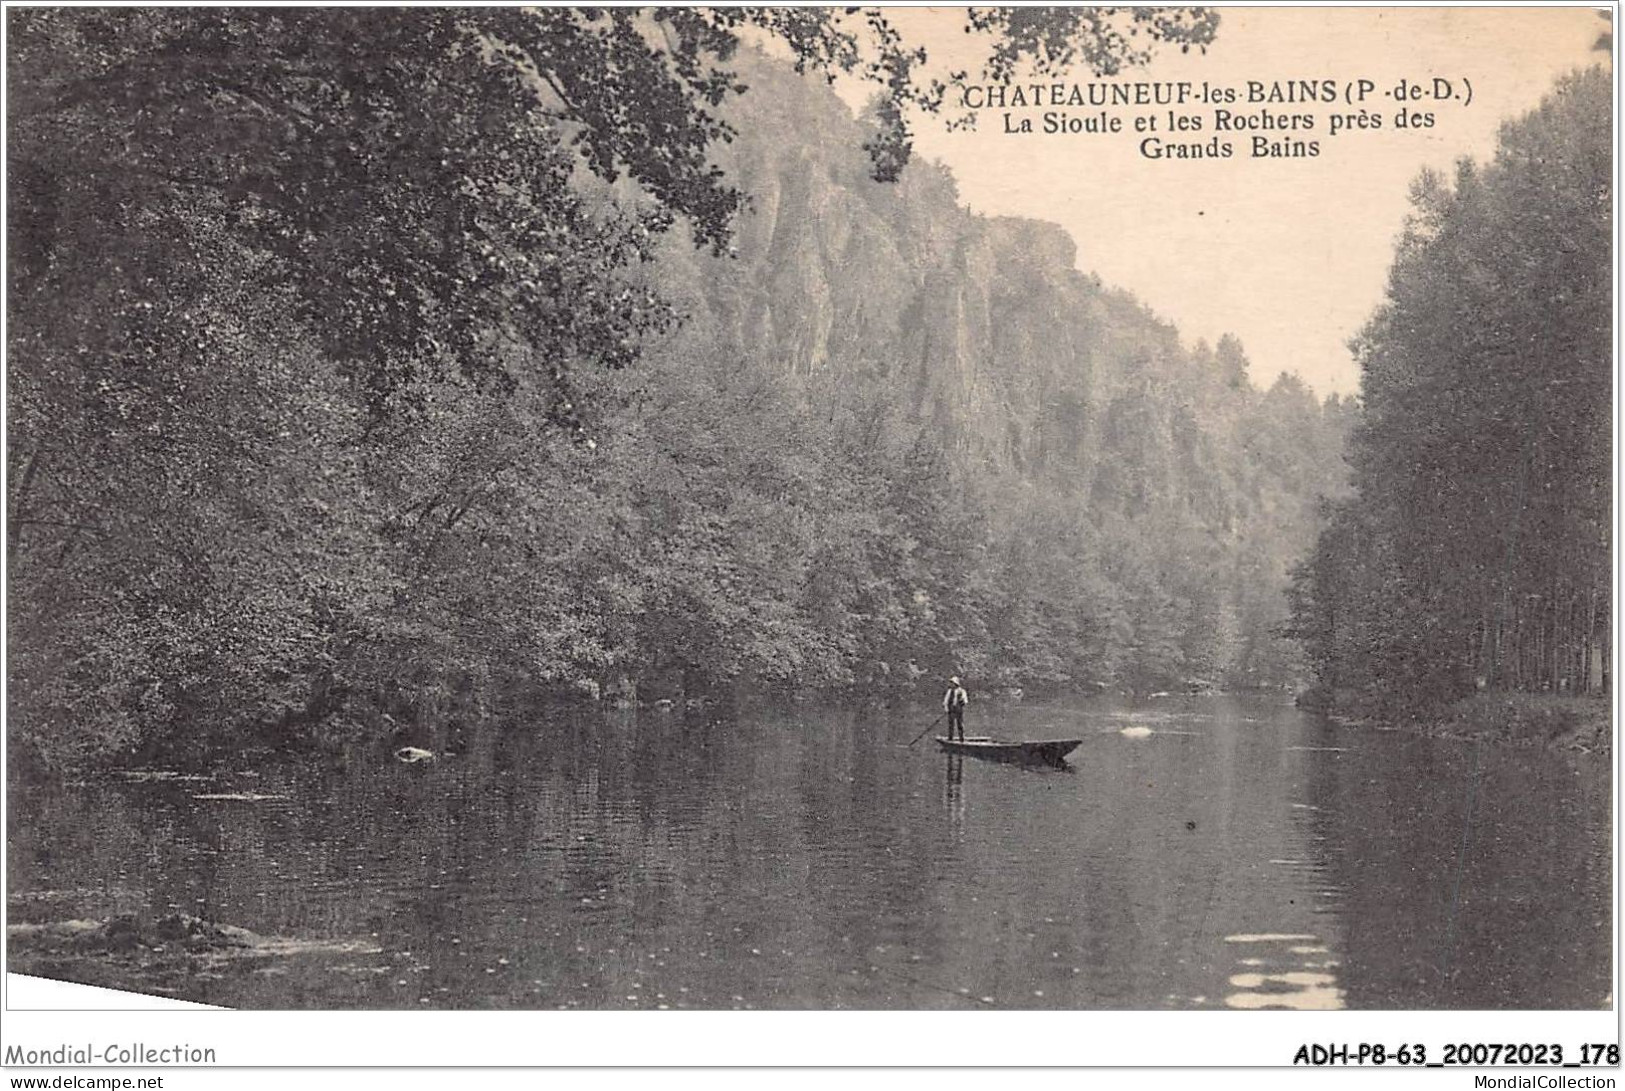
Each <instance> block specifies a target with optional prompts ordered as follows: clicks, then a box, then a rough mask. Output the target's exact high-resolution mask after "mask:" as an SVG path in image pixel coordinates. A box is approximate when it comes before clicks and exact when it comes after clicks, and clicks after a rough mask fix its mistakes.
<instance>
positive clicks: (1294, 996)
mask: <svg viewBox="0 0 1625 1091" xmlns="http://www.w3.org/2000/svg"><path fill="white" fill-rule="evenodd" d="M933 712H934V710H931V709H922V708H907V709H892V710H873V709H870V710H864V711H858V710H852V709H839V710H836V709H820V708H813V707H799V706H797V707H791V708H789V709H785V708H776V709H770V710H758V711H754V712H747V713H742V714H740V715H739V717H738V718H737V719H730V720H727V721H725V722H719V723H709V722H706V721H707V720H708V718H704V719H702V720H700V721H698V722H695V721H692V720H690V721H688V722H685V718H684V717H682V716H681V715H673V714H670V713H659V712H653V711H648V710H645V711H641V712H638V713H625V714H600V713H598V712H595V711H593V712H582V711H575V710H565V711H557V710H555V711H549V712H547V713H546V714H540V715H538V717H537V718H536V720H535V721H534V722H531V723H513V724H508V725H506V726H505V727H502V728H496V727H493V728H491V729H489V730H485V731H482V732H479V733H471V734H470V736H469V737H468V738H467V739H466V740H463V742H462V746H461V753H458V754H456V755H455V756H449V757H445V758H443V759H441V760H438V761H435V762H432V763H426V764H424V765H420V766H407V765H402V764H399V763H397V762H394V761H392V760H391V759H390V758H389V754H388V749H387V748H372V749H365V750H357V751H355V752H353V753H350V754H348V755H345V756H344V757H342V758H319V759H317V758H311V757H308V756H305V757H301V758H298V759H292V758H290V759H286V760H285V761H283V762H282V763H280V764H272V765H269V766H264V767H261V768H257V769H252V770H235V771H224V772H220V773H218V774H216V775H215V776H214V777H213V778H212V779H209V780H169V781H147V782H122V781H120V780H118V779H117V778H105V779H96V780H93V781H91V782H89V783H85V784H78V785H60V784H59V785H51V786H43V787H42V786H26V785H13V788H12V791H11V796H10V800H11V803H10V836H11V842H12V843H11V851H10V853H9V864H8V867H9V885H10V906H9V909H10V913H9V918H10V920H11V921H12V922H19V921H21V922H46V921H51V920H57V919H63V918H67V917H106V916H109V915H111V914H114V913H121V912H133V913H138V914H141V915H142V916H143V917H151V916H153V915H157V914H163V913H166V912H175V911H185V912H189V913H193V914H196V915H198V916H201V917H205V918H208V919H211V920H215V921H218V922H221V923H227V924H233V925H239V926H242V927H245V928H249V929H251V930H253V931H255V932H257V933H260V934H262V935H265V936H276V937H286V938H289V939H297V940H300V941H318V942H316V943H315V944H314V945H313V946H312V947H311V949H309V950H307V951H303V952H302V953H301V952H297V950H296V953H291V954H287V955H285V956H284V957H280V958H276V959H272V960H264V959H259V960H245V961H244V962H243V963H242V964H241V965H235V966H234V965H226V966H221V967H217V968H215V969H214V970H212V971H210V972H195V973H188V974H185V975H181V976H178V977H176V978H175V979H173V980H172V981H170V982H169V983H168V984H167V985H165V986H164V988H166V989H167V990H169V991H171V992H172V993H173V994H174V995H177V996H181V997H184V998H186V999H191V1000H198V1001H203V1002H207V1003H213V1004H222V1005H228V1006H239V1007H253V1008H297V1007H338V1008H349V1007H366V1008H383V1007H412V1008H418V1007H425V1006H427V1007H436V1008H464V1007H468V1008H538V1007H559V1006H569V1007H581V1008H653V1007H659V1006H661V1005H666V1006H669V1007H672V1008H678V1007H693V1008H735V1007H755V1008H975V1007H984V1006H991V1007H1000V1008H1134V1009H1162V1008H1178V1009H1186V1008H1226V1007H1230V1008H1235V1007H1242V1008H1251V1007H1270V1006H1274V1007H1298V1008H1336V1007H1349V1008H1433V1007H1449V1008H1586V1007H1591V1008H1596V1007H1603V1006H1605V1005H1606V1001H1607V997H1608V992H1609V984H1608V975H1609V962H1610V957H1611V949H1610V934H1611V925H1610V896H1611V874H1610V855H1611V853H1610V844H1609V836H1610V834H1609V784H1608V775H1609V771H1608V766H1607V763H1606V762H1604V761H1601V760H1598V759H1596V758H1585V757H1582V756H1572V755H1568V754H1560V753H1545V752H1539V751H1532V750H1518V749H1512V748H1508V747H1501V746H1489V745H1484V746H1476V745H1474V744H1470V743H1462V742H1454V741H1447V740H1438V739H1428V738H1421V737H1416V736H1411V735H1404V734H1397V733H1383V732H1376V731H1372V730H1368V729H1357V728H1339V727H1336V726H1334V725H1331V724H1329V723H1327V722H1326V721H1324V720H1322V719H1320V718H1318V717H1313V716H1309V715H1305V714H1303V713H1300V712H1297V711H1295V710H1294V709H1292V708H1291V707H1289V706H1287V705H1285V704H1284V703H1280V702H1270V701H1258V700H1239V699H1228V698H1207V699H1202V698H1188V699H1187V698H1174V699H1169V700H1162V701H1152V702H1145V703H1141V704H1137V705H1124V704H1110V703H1106V702H1102V701H1077V702H1029V703H1026V704H994V703H990V702H980V703H978V704H977V705H974V706H973V707H972V710H971V712H972V715H971V716H970V717H969V718H968V719H969V724H968V727H969V728H970V730H971V732H972V733H973V734H974V733H990V734H994V735H998V736H1002V737H1012V738H1023V737H1024V738H1066V737H1082V738H1083V739H1084V740H1085V741H1084V743H1083V745H1082V746H1081V747H1079V748H1078V750H1076V751H1074V753H1073V754H1072V759H1071V765H1072V768H1071V769H1070V770H1060V771H1054V770H1032V769H1025V768H1021V767H1015V766H1006V765H999V764H994V763H988V762H982V761H978V760H975V759H950V758H947V757H945V756H944V755H942V754H940V753H937V752H936V750H935V747H934V745H933V744H932V743H931V740H930V739H929V738H926V739H924V740H922V741H921V742H920V744H919V745H918V746H916V747H914V748H913V749H908V748H906V747H905V745H904V744H906V743H907V742H908V740H909V739H910V738H912V737H913V735H914V734H915V733H916V732H917V731H918V730H919V728H920V727H921V726H923V725H924V723H925V722H927V721H928V720H929V719H930V717H931V715H932V714H933ZM420 741H422V742H424V743H425V744H427V745H434V743H435V740H420ZM442 742H443V741H442ZM204 796H224V797H227V798H212V799H210V798H199V797H204ZM290 946H293V945H290ZM92 976H93V977H94V978H95V980H96V982H97V983H99V984H116V983H117V982H116V981H115V980H109V979H108V977H107V975H105V974H95V975H92Z"/></svg>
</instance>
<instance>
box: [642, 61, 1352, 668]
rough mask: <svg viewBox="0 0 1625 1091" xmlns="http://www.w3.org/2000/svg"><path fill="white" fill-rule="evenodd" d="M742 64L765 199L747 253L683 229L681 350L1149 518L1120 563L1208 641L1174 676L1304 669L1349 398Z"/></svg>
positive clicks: (749, 131)
mask: <svg viewBox="0 0 1625 1091" xmlns="http://www.w3.org/2000/svg"><path fill="white" fill-rule="evenodd" d="M738 67H739V70H740V73H741V78H742V82H744V83H746V84H747V85H749V87H750V88H751V90H750V91H748V92H747V93H746V94H745V95H744V96H742V98H741V99H740V100H739V101H738V103H737V104H735V105H734V106H733V107H732V108H731V110H732V113H731V120H732V121H733V123H734V124H735V126H736V127H737V129H738V131H739V133H740V136H739V138H738V140H737V141H735V142H734V143H733V144H731V145H726V146H724V147H722V148H721V149H720V151H719V153H718V163H719V166H721V167H722V169H723V170H724V171H725V172H726V174H727V175H728V177H729V178H730V179H731V180H732V181H733V182H734V183H735V184H736V185H738V186H739V188H740V189H742V190H743V191H744V192H746V193H747V194H748V195H749V196H750V197H751V200H752V202H753V203H752V207H751V210H750V211H749V212H747V213H746V214H744V215H742V217H741V218H740V221H739V223H738V229H737V240H736V255H735V256H733V257H728V258H717V257H712V256H709V255H707V254H701V253H697V252H696V251H695V250H694V249H693V248H692V247H689V246H687V245H686V244H685V243H683V242H682V241H680V240H676V239H673V240H669V241H668V243H667V245H666V249H665V250H664V251H663V253H662V259H661V274H660V276H661V284H662V288H663V290H666V291H668V292H669V294H671V295H672V296H673V297H674V298H675V300H676V301H677V302H678V304H679V306H680V308H681V309H682V310H684V311H685V312H687V313H688V314H690V315H691V316H692V318H691V320H690V322H689V323H688V325H687V326H686V327H685V329H684V330H683V331H682V332H681V333H680V334H679V335H678V337H677V339H676V345H675V347H674V348H673V349H671V350H670V351H672V352H673V353H674V355H677V356H682V355H684V354H687V355H689V356H692V355H694V354H702V355H710V356H712V357H716V358H722V359H737V360H738V361H740V367H742V368H744V369H758V370H762V371H766V372H770V373H772V374H773V375H774V376H775V377H776V378H777V379H778V380H779V381H782V382H784V383H787V384H789V385H791V386H792V387H794V388H796V389H799V390H800V391H801V392H802V394H803V396H804V397H805V398H806V399H808V401H809V402H810V403H812V404H822V403H823V402H825V401H827V402H828V403H829V404H830V405H831V406H832V409H831V414H832V415H833V412H834V409H833V406H834V405H835V404H836V403H837V402H840V401H842V399H844V403H843V404H846V405H853V404H872V405H884V406H885V407H886V409H887V411H888V412H890V413H892V414H893V415H894V416H893V419H896V420H904V421H907V422H909V423H910V424H911V425H912V426H914V427H917V428H920V429H923V430H925V431H928V432H929V433H931V434H932V435H933V436H935V437H937V438H939V439H941V440H942V441H943V446H944V447H945V448H946V449H947V450H948V451H950V452H951V453H952V455H953V457H954V459H955V460H956V463H957V465H958V466H959V467H961V468H967V467H968V468H971V470H972V472H974V473H976V474H978V475H981V476H982V478H983V479H993V480H996V481H997V482H998V484H997V487H996V488H995V489H994V490H993V491H995V492H1001V491H1002V492H1004V493H1006V494H1015V493H1018V492H1020V491H1022V490H1029V489H1030V490H1033V495H1035V496H1037V497H1039V500H1037V501H1035V503H1034V507H1035V508H1041V509H1044V510H1047V511H1050V512H1054V513H1057V514H1056V518H1057V519H1058V520H1060V521H1062V522H1073V523H1076V524H1078V525H1080V526H1081V525H1084V524H1087V525H1089V526H1092V527H1093V528H1095V529H1097V530H1102V531H1103V532H1106V531H1111V532H1114V533H1115V532H1116V531H1121V530H1122V528H1124V527H1134V528H1137V529H1134V530H1133V531H1131V532H1129V533H1126V534H1124V533H1116V536H1115V538H1112V540H1114V541H1117V542H1119V543H1122V542H1125V541H1126V542H1129V543H1134V542H1138V541H1141V540H1151V541H1153V542H1154V543H1156V544H1157V550H1156V553H1157V554H1158V556H1157V557H1156V559H1155V560H1154V561H1153V562H1150V563H1148V564H1141V566H1140V567H1141V568H1142V569H1149V570H1148V571H1145V572H1143V574H1140V575H1135V576H1133V578H1132V581H1131V580H1130V577H1129V576H1126V575H1123V574H1122V573H1120V572H1115V571H1108V572H1106V573H1105V576H1104V578H1105V579H1107V580H1108V581H1109V582H1113V583H1115V584H1117V585H1118V586H1127V584H1128V582H1133V581H1137V583H1138V585H1139V586H1141V587H1153V588H1155V587H1165V588H1166V590H1167V591H1168V592H1169V594H1170V596H1171V597H1172V599H1175V600H1178V603H1179V605H1177V606H1175V607H1170V620H1169V621H1168V622H1167V624H1166V625H1165V626H1163V628H1165V629H1166V630H1167V631H1168V633H1169V634H1170V635H1169V637H1168V639H1169V640H1175V639H1178V640H1183V641H1184V642H1185V643H1186V644H1187V645H1190V648H1191V650H1190V652H1189V654H1186V655H1185V656H1184V657H1183V663H1182V666H1181V668H1180V670H1181V673H1179V674H1177V675H1176V676H1175V677H1176V678H1177V677H1186V676H1200V677H1204V678H1205V677H1212V678H1214V679H1215V680H1216V681H1217V682H1219V683H1220V684H1224V685H1236V684H1249V685H1263V684H1270V685H1279V684H1282V683H1284V682H1285V681H1287V678H1286V677H1285V676H1283V674H1282V672H1281V671H1278V670H1264V669H1263V666H1262V663H1263V660H1264V659H1265V658H1272V659H1274V660H1275V661H1277V662H1279V660H1280V659H1281V657H1282V656H1283V655H1286V654H1290V653H1287V652H1284V651H1283V647H1284V646H1283V645H1282V644H1281V643H1280V641H1279V639H1278V638H1276V637H1273V636H1271V635H1269V634H1271V633H1272V632H1273V631H1274V629H1275V628H1277V627H1278V625H1279V623H1280V622H1281V621H1282V620H1283V619H1284V617H1285V613H1286V611H1285V602H1284V596H1283V589H1284V587H1285V585H1286V583H1287V573H1288V569H1289V568H1290V566H1291V565H1292V564H1293V563H1295V562H1296V561H1297V559H1299V558H1300V557H1301V556H1302V555H1303V554H1304V553H1305V552H1306V551H1307V549H1308V547H1309V545H1310V543H1311V542H1312V541H1313V538H1314V535H1315V533H1316V532H1317V529H1318V525H1319V515H1318V502H1319V499H1320V497H1321V495H1323V494H1335V493H1337V492H1339V491H1340V490H1341V489H1342V488H1343V479H1344V476H1345V469H1344V466H1343V464H1342V459H1341V450H1342V441H1343V437H1344V435H1345V434H1346V430H1347V428H1348V426H1349V424H1350V423H1351V421H1352V415H1353V407H1352V405H1350V404H1348V403H1339V402H1336V401H1335V400H1334V401H1330V402H1328V403H1327V405H1326V406H1324V407H1323V406H1322V405H1321V404H1320V403H1319V402H1318V401H1317V400H1316V399H1315V397H1314V396H1313V395H1312V394H1311V393H1310V392H1309V391H1308V390H1307V389H1305V388H1304V387H1303V386H1302V384H1301V383H1298V382H1297V381H1296V380H1295V379H1292V378H1290V377H1287V376H1284V375H1283V376H1282V378H1281V379H1279V380H1277V381H1276V382H1275V383H1274V384H1273V385H1272V386H1271V387H1270V388H1269V389H1268V390H1260V389H1258V388H1255V387H1254V386H1253V385H1252V384H1251V383H1250V382H1249V380H1248V378H1247V361H1246V357H1245V355H1244V353H1243V352H1242V350H1241V347H1240V345H1239V344H1238V343H1236V342H1235V341H1234V339H1232V338H1225V339H1222V340H1221V341H1220V344H1219V345H1218V347H1217V349H1216V350H1215V349H1211V348H1209V347H1208V346H1206V345H1202V344H1198V345H1197V346H1195V347H1187V346H1185V345H1183V344H1181V342H1180V338H1179V334H1178V331H1177V330H1176V329H1174V328H1173V327H1172V326H1170V325H1169V324H1167V323H1165V322H1163V321H1161V320H1159V319H1158V318H1157V317H1156V316H1155V315H1153V314H1152V313H1151V312H1150V311H1149V310H1148V309H1146V308H1145V307H1144V306H1143V305H1141V304H1140V303H1138V302H1137V301H1136V300H1135V299H1134V298H1133V297H1132V296H1130V295H1128V294H1127V293H1125V292H1122V291H1118V290H1113V289H1111V288H1109V287H1107V286H1104V285H1103V284H1102V283H1101V282H1100V280H1099V278H1098V277H1095V276H1093V275H1091V274H1088V273H1085V272H1082V271H1080V270H1079V268H1078V267H1077V266H1078V260H1079V244H1078V243H1077V242H1075V241H1074V240H1073V238H1071V237H1070V236H1069V235H1068V234H1067V233H1066V232H1064V231H1063V230H1061V229H1060V228H1059V227H1057V226H1055V225H1053V224H1048V223H1042V222H1037V221H1032V220H1025V219H1017V218H1008V217H985V216H980V215H975V214H972V213H971V212H969V211H967V210H966V209H964V208H963V207H961V206H960V204H959V201H958V196H957V193H956V189H955V185H954V181H953V178H952V176H951V175H950V174H949V173H948V172H947V171H946V170H945V169H944V168H942V167H940V166H938V165H935V164H931V163H925V162H919V161H916V162H914V163H912V164H911V165H910V166H909V167H908V168H907V169H906V170H905V171H904V173H903V176H902V178H901V179H900V180H899V181H898V182H897V183H895V184H882V183H877V182H874V181H872V180H871V179H870V177H869V162H868V159H867V156H866V154H865V153H864V152H863V150H862V144H863V142H864V139H865V131H864V126H863V123H862V122H861V121H860V120H858V119H855V118H854V117H853V116H852V114H851V112H850V111H849V110H848V108H847V107H846V105H845V104H844V103H843V102H842V101H841V100H840V99H838V98H837V97H836V96H835V95H834V94H833V93H832V92H830V91H829V90H828V89H827V88H825V87H823V86H821V85H819V84H817V83H816V82H814V81H810V80H802V79H801V78H799V77H797V76H795V75H794V74H793V73H791V72H789V71H788V70H787V69H784V68H781V67H778V66H776V65H774V64H772V63H770V62H768V61H766V60H764V59H763V58H761V57H742V58H741V59H740V62H739V65H738ZM1100 214H1101V215H1102V216H1121V215H1125V214H1130V212H1129V211H1127V210H1123V209H1115V208H1102V209H1101V210H1100ZM1086 257H1087V255H1086V253H1085V259H1086ZM650 362H651V364H652V365H653V366H657V367H658V366H660V352H659V351H656V353H655V354H654V355H653V357H652V359H651V361H650ZM1107 536H1108V537H1109V538H1111V534H1108V535H1107ZM1119 550H1120V551H1125V550H1123V548H1122V547H1121V545H1120V546H1119ZM1126 552H1136V550H1134V549H1133V548H1129V549H1127V550H1126ZM1180 581H1184V582H1183V583H1181V582H1180ZM1141 597H1142V598H1146V596H1145V595H1142V596H1141ZM1147 601H1149V600H1147ZM1151 608H1152V607H1149V606H1146V607H1143V608H1140V609H1139V613H1140V614H1141V615H1143V614H1144V613H1145V611H1146V610H1147V609H1151ZM1173 614H1179V615H1180V616H1179V617H1173ZM1159 624H1160V623H1159ZM1140 627H1141V629H1145V628H1146V627H1145V626H1143V625H1142V626H1140ZM1132 639H1133V640H1134V641H1137V642H1138V643H1140V644H1145V643H1147V642H1148V641H1153V640H1160V639H1162V638H1161V637H1152V636H1135V637H1133V638H1132ZM1265 644H1272V647H1273V650H1272V651H1271V652H1269V654H1268V655H1267V656H1266V655H1265V654H1264V653H1263V651H1262V648H1263V645H1265ZM1204 648H1210V649H1213V651H1212V653H1211V654H1209V653H1208V652H1206V651H1203V650H1202V649H1204ZM1162 658H1165V659H1168V658H1170V657H1168V656H1163V657H1162ZM1170 661H1172V660H1171V659H1170ZM1171 680H1173V679H1163V682H1164V684H1166V683H1167V682H1168V681H1171Z"/></svg>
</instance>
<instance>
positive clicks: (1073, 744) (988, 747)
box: [937, 735, 1083, 765]
mask: <svg viewBox="0 0 1625 1091" xmlns="http://www.w3.org/2000/svg"><path fill="white" fill-rule="evenodd" d="M937 745H938V746H940V747H942V748H943V749H944V750H946V751H947V752H948V753H950V754H969V755H971V756H972V757H977V758H991V759H992V760H994V761H1016V762H1026V763H1029V764H1042V765H1060V764H1062V759H1064V758H1065V757H1066V756H1067V755H1068V754H1070V753H1072V751H1074V750H1076V749H1077V748H1078V747H1079V746H1081V745H1083V740H1082V739H1054V740H1052V741H1049V742H1001V741H1000V740H998V739H991V738H987V737H985V736H981V737H979V736H966V737H965V738H963V739H945V738H943V737H942V736H941V735H938V736H937Z"/></svg>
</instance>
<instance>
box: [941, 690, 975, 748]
mask: <svg viewBox="0 0 1625 1091" xmlns="http://www.w3.org/2000/svg"><path fill="white" fill-rule="evenodd" d="M968 704H970V694H968V693H966V692H965V687H964V686H962V685H960V684H959V679H958V678H950V679H948V692H947V693H944V694H943V695H942V710H943V711H944V712H946V713H947V714H948V738H950V739H952V738H953V737H954V732H955V731H958V732H959V738H960V740H961V741H963V740H964V738H965V706H966V705H968Z"/></svg>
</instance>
